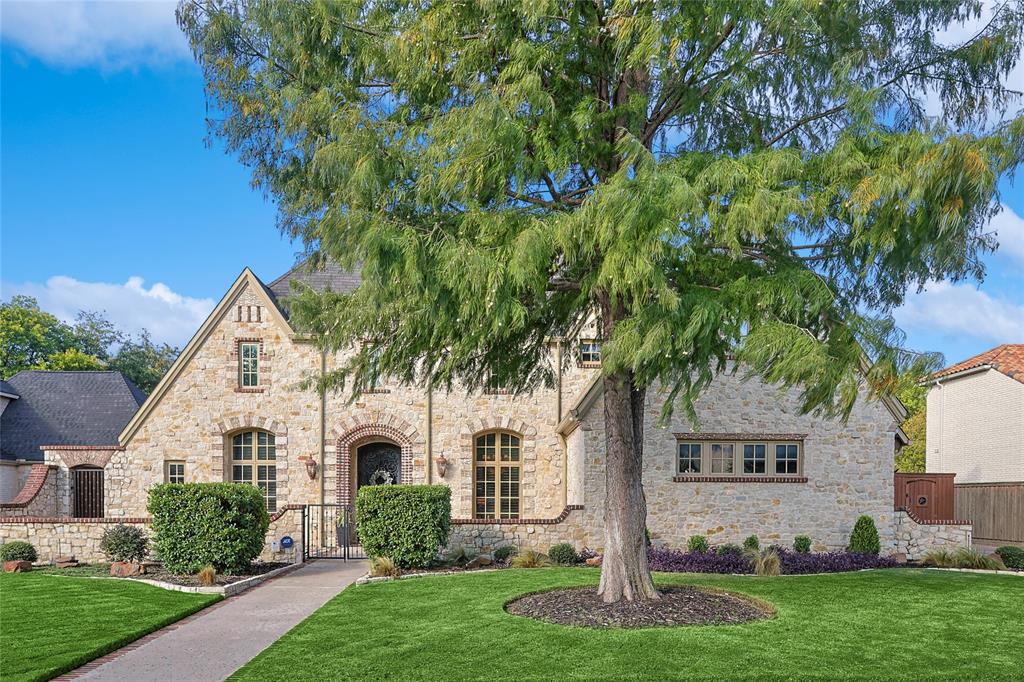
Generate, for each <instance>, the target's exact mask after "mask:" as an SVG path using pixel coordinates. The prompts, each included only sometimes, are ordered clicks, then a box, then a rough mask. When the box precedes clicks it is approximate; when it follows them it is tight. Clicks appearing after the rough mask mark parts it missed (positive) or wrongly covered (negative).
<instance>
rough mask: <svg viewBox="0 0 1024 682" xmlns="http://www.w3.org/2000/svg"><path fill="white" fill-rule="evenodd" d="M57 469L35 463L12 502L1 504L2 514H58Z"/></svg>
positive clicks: (31, 515)
mask: <svg viewBox="0 0 1024 682" xmlns="http://www.w3.org/2000/svg"><path fill="white" fill-rule="evenodd" d="M56 515H57V469H56V467H52V466H48V465H46V464H33V465H32V466H31V469H30V470H29V472H28V475H27V476H26V477H25V482H24V485H23V486H22V488H21V490H20V491H19V492H18V494H17V496H16V497H15V498H14V499H13V500H11V501H10V502H6V503H4V504H0V516H26V517H40V516H56Z"/></svg>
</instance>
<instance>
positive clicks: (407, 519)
mask: <svg viewBox="0 0 1024 682" xmlns="http://www.w3.org/2000/svg"><path fill="white" fill-rule="evenodd" d="M451 517H452V491H451V488H449V487H448V486H446V485H366V486H363V487H362V488H360V489H359V492H358V493H357V494H356V527H357V528H358V530H359V540H360V542H361V543H362V545H363V550H364V551H365V552H366V555H367V556H369V557H379V556H386V557H390V558H391V560H392V561H394V562H395V564H396V565H398V566H399V567H400V568H422V567H424V566H429V565H430V564H431V563H432V562H433V561H434V560H435V559H436V558H437V553H438V551H439V550H440V549H441V547H443V546H444V545H446V544H447V543H448V532H449V530H450V528H451Z"/></svg>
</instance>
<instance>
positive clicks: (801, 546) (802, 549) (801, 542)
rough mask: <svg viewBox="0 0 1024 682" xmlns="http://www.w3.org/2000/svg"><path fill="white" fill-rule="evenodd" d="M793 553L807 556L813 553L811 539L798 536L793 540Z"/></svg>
mask: <svg viewBox="0 0 1024 682" xmlns="http://www.w3.org/2000/svg"><path fill="white" fill-rule="evenodd" d="M793 551H794V552H796V553H798V554H807V553H808V552H810V551H811V539H810V538H809V537H807V536H806V535H797V536H796V537H795V538H793Z"/></svg>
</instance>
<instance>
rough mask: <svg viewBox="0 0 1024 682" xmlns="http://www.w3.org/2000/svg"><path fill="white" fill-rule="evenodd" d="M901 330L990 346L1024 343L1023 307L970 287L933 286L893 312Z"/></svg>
mask: <svg viewBox="0 0 1024 682" xmlns="http://www.w3.org/2000/svg"><path fill="white" fill-rule="evenodd" d="M895 317H896V322H897V323H898V324H899V325H900V326H901V327H903V328H904V329H908V330H910V329H913V330H920V331H925V332H931V333H935V334H953V335H957V336H967V337H971V338H974V339H984V340H986V341H991V342H993V343H1017V342H1020V341H1021V340H1022V339H1024V306H1022V305H1019V304H1017V303H1015V302H1012V301H1007V300H1005V299H999V298H993V297H992V296H989V295H988V294H986V293H985V292H983V291H980V290H979V289H977V288H976V287H974V286H971V285H969V284H950V283H949V282H932V283H931V284H929V285H928V287H927V288H926V289H925V291H923V292H921V293H919V294H911V295H909V296H908V297H907V301H906V303H905V304H904V305H903V306H902V307H900V308H898V309H897V310H896V311H895Z"/></svg>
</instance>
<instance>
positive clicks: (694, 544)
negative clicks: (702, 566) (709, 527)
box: [686, 535, 708, 554]
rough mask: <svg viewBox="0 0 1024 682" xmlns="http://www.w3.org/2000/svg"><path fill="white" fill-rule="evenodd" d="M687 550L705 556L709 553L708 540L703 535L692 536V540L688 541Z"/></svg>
mask: <svg viewBox="0 0 1024 682" xmlns="http://www.w3.org/2000/svg"><path fill="white" fill-rule="evenodd" d="M686 550H687V551H688V552H699V553H701V554H704V553H705V552H707V551H708V539H707V538H706V537H704V536H703V535H691V536H690V539H689V540H687V541H686Z"/></svg>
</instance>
